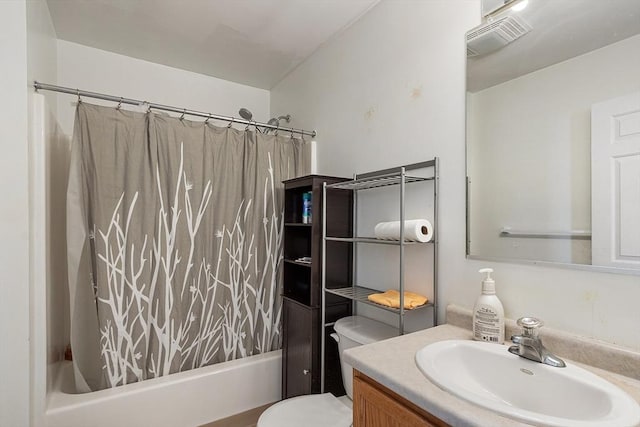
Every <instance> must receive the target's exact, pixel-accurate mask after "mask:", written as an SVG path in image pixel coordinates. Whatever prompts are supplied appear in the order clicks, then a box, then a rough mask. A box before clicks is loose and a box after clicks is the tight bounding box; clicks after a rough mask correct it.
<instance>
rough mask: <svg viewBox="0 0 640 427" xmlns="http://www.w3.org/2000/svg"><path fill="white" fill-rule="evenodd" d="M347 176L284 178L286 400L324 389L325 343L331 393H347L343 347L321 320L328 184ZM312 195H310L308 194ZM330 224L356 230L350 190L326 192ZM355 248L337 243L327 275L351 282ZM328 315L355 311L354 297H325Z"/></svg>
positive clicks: (348, 231) (330, 254) (343, 232)
mask: <svg viewBox="0 0 640 427" xmlns="http://www.w3.org/2000/svg"><path fill="white" fill-rule="evenodd" d="M346 180H347V179H346V178H339V177H333V176H323V175H307V176H303V177H299V178H294V179H290V180H287V181H284V236H283V238H284V242H283V243H284V253H283V256H284V259H283V264H282V266H283V268H282V271H283V286H282V296H283V302H282V398H283V399H287V398H290V397H294V396H300V395H304V394H311V393H319V392H320V388H321V383H322V380H321V373H322V372H321V369H320V364H321V359H322V357H321V351H322V350H321V341H322V338H321V337H322V334H323V333H324V335H325V337H324V339H325V340H326V342H327V344H328V345H327V346H326V348H325V350H324V360H325V362H326V365H327V367H328V369H327V370H326V373H325V378H324V383H325V384H326V391H329V392H331V393H333V394H335V395H336V396H340V395H343V394H344V393H345V392H344V388H343V386H342V374H341V371H340V361H339V358H338V346H337V344H336V343H335V342H334V341H333V340H332V339H331V338H330V337H329V334H331V333H332V332H333V328H331V327H323V326H322V322H321V307H322V303H323V294H322V274H323V271H322V269H321V268H320V267H321V265H322V251H321V248H322V227H323V219H322V212H323V204H324V200H323V191H322V189H323V184H324V183H325V182H326V183H330V184H333V183H336V182H342V181H346ZM309 195H310V197H309ZM309 200H310V201H311V211H310V213H311V216H310V218H309V217H308V216H304V215H303V207H304V203H305V201H307V202H308V201H309ZM326 205H327V210H328V212H329V213H328V216H329V218H328V222H327V227H328V229H329V230H331V232H334V233H339V235H350V234H351V232H352V223H353V220H352V215H353V198H352V195H351V193H349V192H344V191H333V192H331V193H329V194H327V197H326ZM351 251H352V248H351V245H350V244H348V243H337V244H335V245H334V246H332V247H331V250H330V251H329V252H328V253H327V270H326V275H327V276H328V278H330V279H331V280H332V281H334V282H338V283H342V284H344V283H348V282H349V280H350V278H351V275H352V267H351V264H352V252H351ZM325 307H326V315H327V318H328V319H330V320H331V321H332V322H335V321H336V320H337V319H340V318H341V317H346V316H349V315H350V314H351V300H349V299H347V298H339V297H334V296H333V295H331V296H329V297H328V298H327V300H326V301H325Z"/></svg>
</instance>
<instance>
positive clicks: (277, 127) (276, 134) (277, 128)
mask: <svg viewBox="0 0 640 427" xmlns="http://www.w3.org/2000/svg"><path fill="white" fill-rule="evenodd" d="M279 130H280V121H278V126H276V131H275V132H274V135H275V136H278V131H279Z"/></svg>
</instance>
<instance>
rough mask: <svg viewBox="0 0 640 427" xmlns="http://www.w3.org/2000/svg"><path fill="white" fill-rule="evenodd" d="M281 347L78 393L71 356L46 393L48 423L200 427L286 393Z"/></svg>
mask: <svg viewBox="0 0 640 427" xmlns="http://www.w3.org/2000/svg"><path fill="white" fill-rule="evenodd" d="M281 371H282V353H281V351H280V350H278V351H272V352H269V353H265V354H259V355H256V356H251V357H247V358H244V359H238V360H233V361H230V362H224V363H218V364H216V365H211V366H207V367H205V368H200V369H194V370H191V371H187V372H180V373H177V374H172V375H168V376H165V377H161V378H154V379H151V380H146V381H142V382H139V383H134V384H127V385H124V386H120V387H116V388H112V389H108V390H100V391H94V392H92V393H84V394H75V393H74V390H73V388H74V386H73V384H74V383H73V367H72V365H71V362H62V363H61V364H59V366H58V372H57V378H56V379H55V381H54V384H53V387H52V389H51V391H50V392H49V393H48V394H47V411H46V420H47V424H46V425H47V427H114V426H118V427H148V426H149V427H151V426H153V427H195V426H199V425H201V424H206V423H208V422H211V421H215V420H219V419H221V418H226V417H229V416H231V415H234V414H238V413H240V412H244V411H247V410H249V409H252V408H256V407H258V406H262V405H266V404H268V403H272V402H275V401H277V400H280V398H281V395H280V393H281Z"/></svg>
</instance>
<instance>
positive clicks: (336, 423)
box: [257, 393, 353, 427]
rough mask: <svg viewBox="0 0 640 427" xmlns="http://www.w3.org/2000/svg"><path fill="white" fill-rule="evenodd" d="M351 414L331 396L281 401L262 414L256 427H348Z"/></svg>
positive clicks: (319, 395) (302, 397) (314, 396)
mask: <svg viewBox="0 0 640 427" xmlns="http://www.w3.org/2000/svg"><path fill="white" fill-rule="evenodd" d="M352 418H353V414H352V411H351V409H349V408H347V407H346V406H345V405H344V404H343V403H342V402H340V401H339V400H338V399H337V398H336V397H335V396H334V395H333V394H331V393H325V394H311V395H308V396H298V397H293V398H291V399H286V400H283V401H282V402H279V403H276V404H275V405H273V406H270V407H269V408H268V409H267V410H266V411H264V412H263V413H262V415H261V416H260V419H259V420H258V426H257V427H300V426H304V427H349V426H351V422H352Z"/></svg>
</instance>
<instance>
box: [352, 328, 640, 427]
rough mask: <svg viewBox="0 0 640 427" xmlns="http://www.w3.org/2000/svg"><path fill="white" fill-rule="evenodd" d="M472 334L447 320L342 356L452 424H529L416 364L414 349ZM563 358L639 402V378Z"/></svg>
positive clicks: (353, 350)
mask: <svg viewBox="0 0 640 427" xmlns="http://www.w3.org/2000/svg"><path fill="white" fill-rule="evenodd" d="M471 338H472V336H471V331H470V330H468V329H464V328H461V327H458V326H453V325H449V324H446V325H442V326H437V327H434V328H430V329H425V330H422V331H418V332H414V333H411V334H407V335H402V336H399V337H395V338H391V339H388V340H385V341H380V342H376V343H373V344H369V345H365V346H361V347H355V348H352V349H349V350H347V351H345V353H344V354H343V357H344V359H345V361H346V362H347V363H349V364H351V366H353V368H354V369H357V370H358V371H360V372H362V373H363V374H365V375H367V376H369V377H370V378H372V379H373V380H375V381H377V382H379V383H380V384H382V385H383V386H385V387H387V388H388V389H390V390H392V391H394V392H396V393H398V394H399V395H400V396H402V397H404V398H405V399H407V400H409V401H410V402H412V403H414V404H416V405H418V406H419V407H421V408H423V409H424V410H426V411H428V412H430V413H431V414H433V415H435V416H436V417H438V418H440V419H441V420H443V421H444V422H446V423H448V424H450V425H452V426H455V427H457V426H483V427H489V426H490V427H501V426H528V425H529V424H525V423H522V422H519V421H515V420H512V419H510V418H506V417H503V416H501V415H498V414H497V413H495V412H492V411H489V410H486V409H484V408H481V407H479V406H476V405H474V404H472V403H469V402H467V401H465V400H462V399H460V398H457V397H455V396H454V395H452V394H450V393H449V392H446V391H444V390H442V389H441V388H439V387H438V386H437V385H435V384H433V383H432V382H431V381H429V380H428V379H427V378H426V377H425V376H424V375H423V374H422V372H420V370H419V369H418V367H417V366H416V363H415V360H414V357H415V353H416V352H417V351H418V350H419V349H421V348H422V347H424V346H425V345H427V344H431V343H434V342H437V341H444V340H452V339H468V340H470V339H471ZM543 341H544V339H543ZM563 359H564V360H565V361H567V362H569V363H574V364H575V365H577V366H580V367H582V368H585V369H587V370H589V371H591V372H593V373H595V374H597V375H599V376H601V377H603V378H604V379H606V380H607V381H609V382H611V383H613V384H615V385H617V386H618V387H620V388H621V389H622V390H624V391H626V392H627V393H628V394H629V395H630V396H631V397H633V398H634V399H635V400H636V401H637V402H639V403H640V381H639V380H637V379H634V378H630V377H626V376H623V375H620V374H616V373H612V372H610V371H605V370H603V369H599V368H595V367H593V366H589V365H585V364H583V363H577V362H574V361H572V360H571V358H570V357H563Z"/></svg>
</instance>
